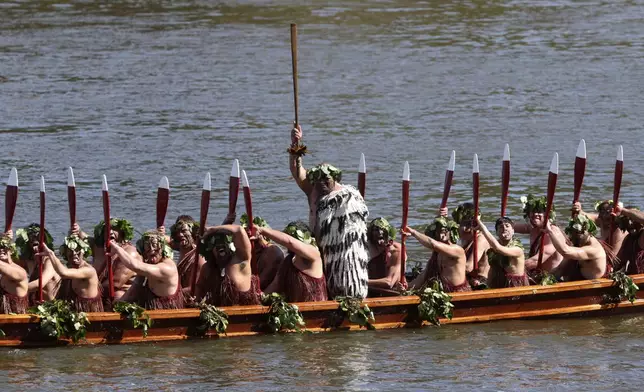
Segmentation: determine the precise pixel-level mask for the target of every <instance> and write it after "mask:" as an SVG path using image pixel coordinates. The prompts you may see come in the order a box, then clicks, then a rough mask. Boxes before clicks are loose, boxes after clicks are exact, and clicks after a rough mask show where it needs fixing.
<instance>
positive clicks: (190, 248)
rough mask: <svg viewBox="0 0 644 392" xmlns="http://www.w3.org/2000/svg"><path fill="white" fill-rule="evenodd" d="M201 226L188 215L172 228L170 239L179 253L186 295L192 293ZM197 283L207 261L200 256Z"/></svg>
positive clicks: (178, 266)
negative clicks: (198, 232) (198, 235)
mask: <svg viewBox="0 0 644 392" xmlns="http://www.w3.org/2000/svg"><path fill="white" fill-rule="evenodd" d="M198 227H199V224H198V223H197V222H195V220H194V219H192V217H190V216H188V215H181V216H179V217H178V218H177V221H176V223H175V224H174V225H172V227H170V238H171V239H172V243H173V248H174V249H177V250H178V251H179V261H178V263H177V269H178V270H179V280H180V281H181V287H182V289H183V292H184V293H186V294H187V293H190V292H191V289H192V274H193V269H194V264H195V252H196V250H197V243H196V239H197V231H198ZM198 260H199V262H198V267H197V268H198V270H197V281H199V274H200V273H201V269H202V268H203V266H204V265H205V264H206V259H204V258H203V256H201V255H199V259H198Z"/></svg>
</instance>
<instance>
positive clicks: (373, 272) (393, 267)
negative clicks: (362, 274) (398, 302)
mask: <svg viewBox="0 0 644 392" xmlns="http://www.w3.org/2000/svg"><path fill="white" fill-rule="evenodd" d="M367 230H368V231H367V239H368V240H369V296H370V297H375V296H380V295H391V294H389V293H390V290H391V289H393V288H394V287H397V286H398V285H399V284H400V267H401V263H402V253H401V252H402V249H401V246H400V243H398V242H396V241H394V239H395V238H396V229H394V227H393V226H391V225H390V224H389V222H388V221H387V220H386V219H385V218H382V217H380V218H376V219H374V220H372V221H371V223H369V226H368V228H367ZM405 257H406V255H405Z"/></svg>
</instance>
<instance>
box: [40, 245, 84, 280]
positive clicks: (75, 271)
mask: <svg viewBox="0 0 644 392" xmlns="http://www.w3.org/2000/svg"><path fill="white" fill-rule="evenodd" d="M38 255H40V256H43V257H44V259H43V261H45V263H46V264H45V265H47V264H49V262H51V265H52V266H53V267H54V270H55V271H56V272H57V273H58V275H60V276H61V277H62V278H65V279H90V278H91V277H92V274H95V273H96V271H95V270H94V269H93V268H91V267H83V268H67V267H66V266H64V265H63V263H62V262H61V261H60V259H58V257H56V254H55V253H54V251H52V250H51V249H49V247H47V245H45V250H44V251H43V252H41V253H39V254H38Z"/></svg>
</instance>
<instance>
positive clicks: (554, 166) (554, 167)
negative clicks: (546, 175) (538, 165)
mask: <svg viewBox="0 0 644 392" xmlns="http://www.w3.org/2000/svg"><path fill="white" fill-rule="evenodd" d="M550 173H552V174H559V154H558V153H555V155H554V156H553V157H552V162H550Z"/></svg>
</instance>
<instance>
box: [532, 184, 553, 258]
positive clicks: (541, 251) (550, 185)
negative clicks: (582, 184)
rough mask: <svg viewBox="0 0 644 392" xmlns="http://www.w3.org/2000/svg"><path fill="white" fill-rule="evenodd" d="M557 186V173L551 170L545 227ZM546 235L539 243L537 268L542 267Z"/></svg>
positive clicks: (544, 226)
mask: <svg viewBox="0 0 644 392" xmlns="http://www.w3.org/2000/svg"><path fill="white" fill-rule="evenodd" d="M556 186H557V174H555V173H553V172H550V173H548V195H547V200H546V212H545V215H544V221H543V228H544V229H545V228H546V225H547V224H548V219H549V217H550V210H551V209H552V202H553V200H554V198H555V187H556ZM545 239H546V235H545V234H543V235H542V236H541V243H540V244H539V261H538V262H537V269H541V264H542V263H543V246H544V244H545Z"/></svg>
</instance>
